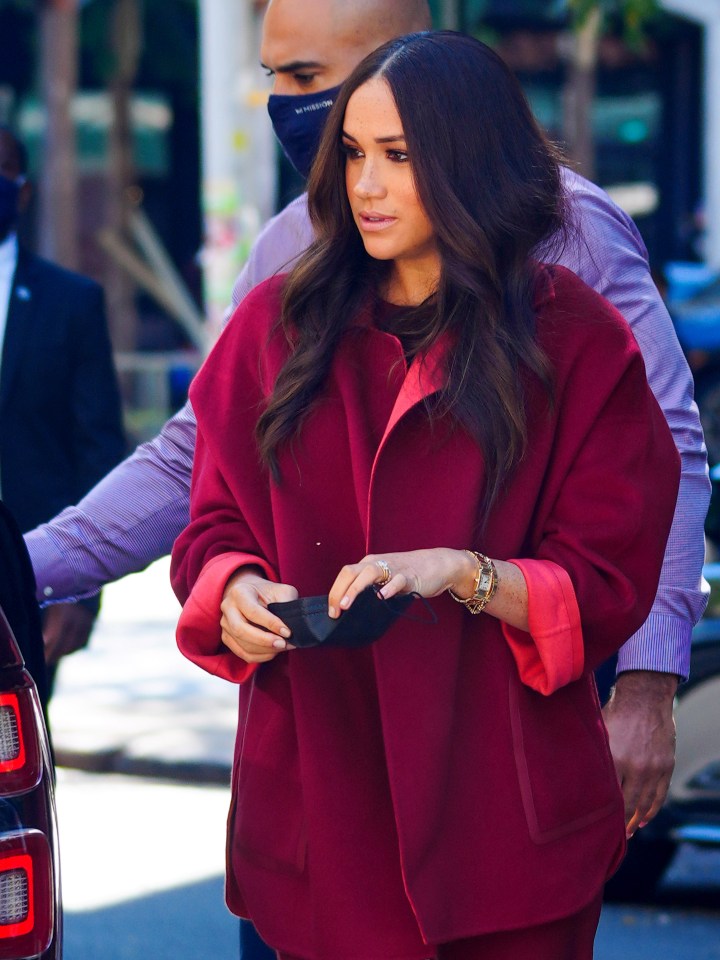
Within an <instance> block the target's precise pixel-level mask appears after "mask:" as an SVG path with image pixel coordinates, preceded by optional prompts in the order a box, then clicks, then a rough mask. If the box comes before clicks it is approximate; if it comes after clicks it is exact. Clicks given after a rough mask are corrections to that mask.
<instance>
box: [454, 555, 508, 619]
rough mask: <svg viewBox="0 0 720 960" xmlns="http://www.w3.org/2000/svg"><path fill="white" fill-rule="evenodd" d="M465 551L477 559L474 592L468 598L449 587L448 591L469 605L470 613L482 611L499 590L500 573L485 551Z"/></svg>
mask: <svg viewBox="0 0 720 960" xmlns="http://www.w3.org/2000/svg"><path fill="white" fill-rule="evenodd" d="M465 553H469V554H470V555H471V556H473V557H474V558H475V560H476V561H477V571H476V573H475V582H474V584H473V592H472V593H471V595H470V596H469V597H468V598H467V599H466V600H463V598H462V597H458V596H457V594H455V593H453V592H452V590H451V589H450V588H449V587H448V593H449V594H450V596H451V597H452V598H453V600H457V602H458V603H462V604H463V606H465V607H467V609H468V610H469V611H470V613H473V614H475V613H482V612H483V610H484V609H485V607H486V606H487V605H488V604H489V603H490V601H491V600H492V598H493V597H494V596H495V594H496V592H497V588H498V583H499V577H498V573H497V570H496V568H495V564H494V563H493V562H492V560H491V559H490V557H486V556H485V554H484V553H478V552H477V550H465Z"/></svg>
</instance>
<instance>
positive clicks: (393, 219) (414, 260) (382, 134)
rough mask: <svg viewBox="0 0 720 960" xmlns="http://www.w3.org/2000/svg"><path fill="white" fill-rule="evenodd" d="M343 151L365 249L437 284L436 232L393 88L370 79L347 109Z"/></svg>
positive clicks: (438, 259)
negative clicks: (417, 185)
mask: <svg viewBox="0 0 720 960" xmlns="http://www.w3.org/2000/svg"><path fill="white" fill-rule="evenodd" d="M343 150H344V151H345V154H346V161H345V183H346V187H347V194H348V199H349V201H350V207H351V209H352V212H353V216H354V218H355V223H356V224H357V227H358V230H359V231H360V236H361V237H362V239H363V243H364V244H365V249H366V251H367V252H368V254H369V255H370V256H371V257H374V258H375V259H377V260H392V261H394V265H395V270H396V271H399V272H402V273H403V274H404V275H405V276H413V275H414V276H415V277H417V278H418V280H419V279H420V278H421V277H423V276H424V278H425V281H426V282H425V284H424V287H425V291H424V292H423V293H422V296H421V299H424V297H425V296H426V295H427V281H428V280H429V281H430V285H432V284H433V283H434V282H435V281H436V280H437V277H438V275H439V271H440V258H439V255H438V252H437V244H436V238H435V232H434V230H433V227H432V224H431V223H430V220H429V219H428V216H427V214H426V213H425V210H424V208H423V206H422V203H421V202H420V198H419V197H418V194H417V190H416V189H415V182H414V180H413V174H412V158H411V157H409V156H408V153H407V145H406V143H405V138H404V136H403V128H402V122H401V120H400V116H399V114H398V111H397V107H396V106H395V101H394V99H393V96H392V94H391V92H390V88H389V87H388V85H387V84H386V83H385V81H384V80H381V79H373V80H368V82H367V83H364V84H363V85H362V86H361V87H358V89H357V90H356V91H355V92H354V93H353V95H352V96H351V97H350V100H349V101H348V105H347V108H346V110H345V120H344V123H343Z"/></svg>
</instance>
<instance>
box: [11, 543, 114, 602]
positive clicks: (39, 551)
mask: <svg viewBox="0 0 720 960" xmlns="http://www.w3.org/2000/svg"><path fill="white" fill-rule="evenodd" d="M24 540H25V546H26V547H27V550H28V553H29V554H30V563H31V564H32V568H33V571H34V572H35V597H36V599H37V602H38V603H39V604H40V606H43V607H44V606H47V605H48V604H51V603H73V602H74V601H75V600H78V599H80V596H81V595H80V593H79V591H78V589H77V584H76V583H75V580H74V579H73V578H72V577H68V576H67V573H66V571H67V570H68V566H67V563H66V561H65V558H64V557H63V555H62V554H61V553H60V551H59V550H58V548H57V547H56V546H55V544H54V542H53V540H52V538H51V537H50V536H49V535H48V534H47V533H45V531H44V530H42V529H36V530H32V531H30V533H26V534H25V537H24ZM95 593H96V594H97V593H99V590H96V591H95ZM84 596H88V594H84Z"/></svg>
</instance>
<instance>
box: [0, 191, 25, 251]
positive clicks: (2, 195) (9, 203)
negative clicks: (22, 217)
mask: <svg viewBox="0 0 720 960" xmlns="http://www.w3.org/2000/svg"><path fill="white" fill-rule="evenodd" d="M22 184H23V181H22V178H21V177H18V178H17V179H16V180H10V179H9V178H8V177H3V176H0V240H4V239H5V237H6V236H7V235H8V233H9V232H10V230H11V229H12V228H13V227H14V226H15V221H16V220H17V218H18V198H19V196H20V187H21V186H22Z"/></svg>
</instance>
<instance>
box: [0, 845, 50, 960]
mask: <svg viewBox="0 0 720 960" xmlns="http://www.w3.org/2000/svg"><path fill="white" fill-rule="evenodd" d="M52 890H53V884H52V861H51V855H50V846H49V844H48V841H47V838H46V837H45V835H44V834H42V833H41V832H40V831H39V830H22V831H19V832H18V833H12V834H6V835H5V836H3V837H0V960H23V958H26V957H37V956H38V955H39V954H41V953H43V952H44V951H45V950H47V948H48V947H49V946H50V942H51V940H52V936H53V921H54V901H53V893H52Z"/></svg>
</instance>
